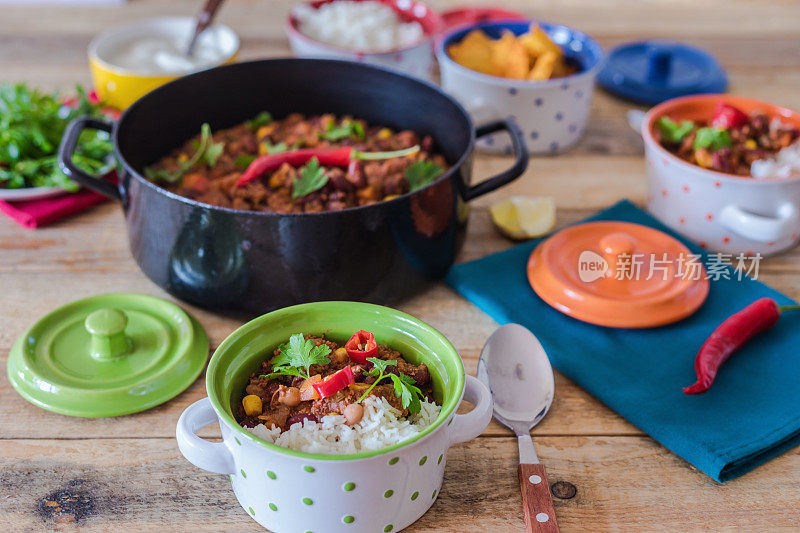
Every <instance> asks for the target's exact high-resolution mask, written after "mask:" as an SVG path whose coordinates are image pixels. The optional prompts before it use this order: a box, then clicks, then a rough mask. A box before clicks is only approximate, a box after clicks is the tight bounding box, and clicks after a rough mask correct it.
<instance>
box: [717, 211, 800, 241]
mask: <svg viewBox="0 0 800 533" xmlns="http://www.w3.org/2000/svg"><path fill="white" fill-rule="evenodd" d="M776 214H777V216H775V217H765V216H761V215H754V214H753V213H748V212H747V211H745V210H744V209H742V208H741V207H739V206H738V205H734V204H731V205H726V206H725V207H724V208H722V211H720V213H719V220H720V223H722V225H723V226H725V227H726V228H728V229H729V230H731V231H732V232H734V233H737V234H739V235H741V236H742V237H745V238H747V239H750V240H753V241H758V242H774V241H779V240H782V239H786V238H789V237H791V236H792V234H796V233H800V212H798V209H797V206H796V205H794V204H793V203H790V202H784V203H783V204H781V205H779V206H778V209H777V210H776Z"/></svg>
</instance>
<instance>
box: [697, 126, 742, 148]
mask: <svg viewBox="0 0 800 533" xmlns="http://www.w3.org/2000/svg"><path fill="white" fill-rule="evenodd" d="M732 144H733V140H732V139H731V134H730V133H728V130H723V129H720V128H700V129H699V130H697V135H696V136H695V138H694V149H695V150H697V149H698V148H710V149H711V150H720V149H722V148H727V147H728V146H731V145H732Z"/></svg>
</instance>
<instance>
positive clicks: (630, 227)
mask: <svg viewBox="0 0 800 533" xmlns="http://www.w3.org/2000/svg"><path fill="white" fill-rule="evenodd" d="M528 280H529V282H530V284H531V287H533V290H534V291H536V294H538V295H539V297H540V298H542V300H544V301H545V302H547V303H548V304H549V305H551V306H552V307H554V308H556V309H557V310H559V311H561V312H562V313H565V314H567V315H569V316H571V317H573V318H577V319H578V320H582V321H584V322H589V323H590V324H596V325H599V326H608V327H614V328H648V327H656V326H663V325H665V324H671V323H673V322H677V321H678V320H681V319H683V318H686V317H687V316H689V315H691V314H692V313H694V312H695V311H696V310H697V309H698V308H699V307H700V306H701V305H702V304H703V302H704V301H705V299H706V296H708V290H709V282H708V279H707V276H706V271H705V268H704V267H703V264H702V262H701V261H700V259H699V257H698V256H697V255H693V254H692V252H691V251H690V250H689V249H688V248H686V247H685V246H684V245H683V244H681V243H680V242H679V241H678V240H676V239H674V238H673V237H671V236H669V235H667V234H666V233H663V232H661V231H658V230H655V229H653V228H650V227H647V226H642V225H640V224H632V223H630V222H587V223H585V224H578V225H577V226H572V227H569V228H566V229H564V230H562V231H559V232H558V233H556V234H555V235H553V236H552V237H550V238H548V239H547V240H546V241H544V242H543V243H541V244H540V245H539V246H537V247H536V249H535V250H534V251H533V253H532V254H531V256H530V259H529V260H528Z"/></svg>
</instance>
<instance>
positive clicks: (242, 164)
mask: <svg viewBox="0 0 800 533" xmlns="http://www.w3.org/2000/svg"><path fill="white" fill-rule="evenodd" d="M255 159H256V156H254V155H250V154H242V155H239V156H237V157H236V159H235V160H234V161H233V163H234V164H235V165H236V166H237V167H239V168H241V169H242V170H244V169H246V168H247V167H249V166H250V163H252V162H253V161H255Z"/></svg>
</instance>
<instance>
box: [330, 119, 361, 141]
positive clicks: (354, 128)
mask: <svg viewBox="0 0 800 533" xmlns="http://www.w3.org/2000/svg"><path fill="white" fill-rule="evenodd" d="M320 137H322V138H323V139H325V140H326V141H340V140H342V139H347V138H348V137H353V138H354V139H363V138H364V137H365V133H364V127H363V126H362V125H361V123H360V122H356V121H355V120H344V121H342V123H341V124H340V125H339V126H336V125H335V124H334V123H333V121H331V122H330V123H329V124H328V127H327V129H326V130H325V132H324V133H322V134H320Z"/></svg>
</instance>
